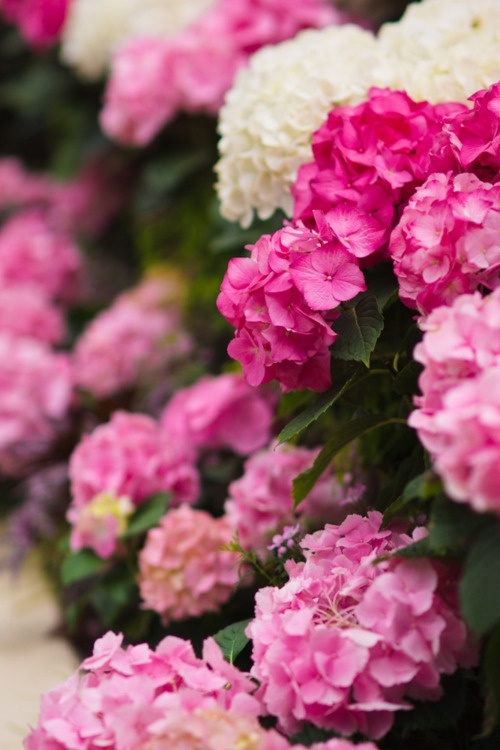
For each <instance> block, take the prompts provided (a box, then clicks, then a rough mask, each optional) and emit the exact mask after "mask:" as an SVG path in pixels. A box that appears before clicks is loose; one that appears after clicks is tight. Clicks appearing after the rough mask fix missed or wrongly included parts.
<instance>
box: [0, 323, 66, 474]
mask: <svg viewBox="0 0 500 750" xmlns="http://www.w3.org/2000/svg"><path fill="white" fill-rule="evenodd" d="M72 399H73V379H72V372H71V367H70V363H69V359H68V357H67V356H66V355H64V354H56V353H55V352H53V351H52V350H51V349H50V348H49V347H48V346H47V345H46V344H44V343H43V342H41V341H37V340H36V339H31V338H27V337H20V336H13V335H12V334H8V333H0V471H1V472H3V473H5V474H14V475H15V474H19V473H23V471H24V469H25V468H26V467H27V466H29V464H30V463H31V462H33V461H36V460H37V459H38V458H40V457H41V456H42V455H43V454H44V453H45V452H46V451H47V449H48V448H49V447H50V445H51V443H52V442H53V440H54V439H55V438H56V437H57V435H58V433H59V431H60V429H61V428H62V426H63V424H64V421H65V418H66V416H67V414H68V412H69V409H70V406H71V403H72Z"/></svg>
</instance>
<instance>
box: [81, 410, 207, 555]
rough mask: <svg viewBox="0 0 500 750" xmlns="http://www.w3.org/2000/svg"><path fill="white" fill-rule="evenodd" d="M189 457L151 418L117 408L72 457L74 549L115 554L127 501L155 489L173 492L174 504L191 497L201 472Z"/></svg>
mask: <svg viewBox="0 0 500 750" xmlns="http://www.w3.org/2000/svg"><path fill="white" fill-rule="evenodd" d="M193 461H194V456H193V453H192V451H191V449H190V447H188V446H187V445H186V444H184V443H182V442H181V441H180V440H170V439H169V437H168V436H167V435H165V433H164V431H163V430H161V428H160V426H159V425H158V424H157V423H156V422H155V421H154V420H153V419H151V417H148V416H146V415H143V414H128V413H127V412H115V413H114V414H113V416H112V418H111V420H110V422H108V423H107V424H104V425H100V426H99V427H97V428H96V429H95V430H94V431H93V432H92V433H90V434H89V435H85V436H84V437H83V439H82V441H81V442H80V443H79V445H78V446H77V447H76V449H75V451H74V452H73V454H72V456H71V460H70V479H71V492H72V497H73V501H72V504H71V506H70V508H69V511H68V520H69V521H70V523H71V524H72V526H73V531H72V536H71V545H72V548H73V549H80V548H81V547H83V546H89V547H92V548H94V549H95V550H96V551H98V552H99V554H102V556H103V557H108V556H109V555H111V554H113V552H114V551H115V550H116V547H117V544H118V537H119V535H120V533H123V531H124V530H125V528H126V521H127V517H128V515H130V512H131V506H132V508H133V507H134V506H137V505H140V504H141V503H142V502H143V501H144V500H145V499H146V498H148V497H150V496H151V495H154V494H156V493H158V492H170V493H172V503H173V504H174V505H176V504H179V503H192V502H194V501H195V500H196V499H197V497H198V491H199V477H198V472H197V470H196V468H195V466H194V463H193Z"/></svg>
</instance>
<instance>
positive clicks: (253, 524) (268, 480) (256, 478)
mask: <svg viewBox="0 0 500 750" xmlns="http://www.w3.org/2000/svg"><path fill="white" fill-rule="evenodd" d="M318 453H319V449H315V450H310V449H308V448H300V447H295V446H289V445H282V446H274V445H272V446H271V447H269V448H267V449H265V450H261V451H259V452H258V453H255V454H254V455H252V456H250V458H249V459H248V460H247V461H246V462H245V466H244V473H243V476H242V477H241V478H240V479H237V480H235V481H234V482H232V483H231V484H230V485H229V493H228V494H229V496H228V500H226V504H225V511H226V516H227V518H228V520H229V522H230V523H231V525H232V526H233V528H234V529H235V530H236V531H237V532H238V541H239V543H240V545H241V547H242V548H243V549H244V550H251V549H257V552H258V554H264V555H265V548H266V546H267V545H268V544H269V542H270V540H271V538H272V536H273V534H275V533H276V532H278V531H281V530H282V529H283V527H284V526H286V525H287V524H292V523H294V522H295V521H296V520H297V518H300V519H301V523H302V524H304V525H305V526H307V524H308V523H312V524H314V522H315V521H316V522H317V523H319V522H321V521H322V522H323V523H325V522H326V521H329V522H331V523H339V522H340V521H341V520H343V518H345V516H346V515H347V514H348V513H349V512H350V511H349V504H350V503H349V504H343V501H344V500H345V498H346V497H348V495H349V491H350V490H352V487H351V486H350V481H348V480H350V479H351V477H346V479H345V485H344V484H343V482H342V478H337V477H336V476H335V474H334V473H333V468H330V469H329V471H327V472H325V473H324V474H323V475H322V477H321V478H320V480H319V481H318V482H317V483H316V485H315V486H314V488H313V490H312V491H311V492H310V493H309V495H308V497H307V498H306V500H305V501H304V502H303V503H301V504H300V506H299V508H298V509H297V511H294V503H293V498H292V482H293V480H294V478H295V477H296V476H297V475H298V474H300V473H301V472H303V471H306V469H309V468H310V467H311V466H312V464H313V462H314V459H315V458H316V456H317V455H318ZM356 499H359V497H358V498H356Z"/></svg>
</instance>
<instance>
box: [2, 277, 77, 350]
mask: <svg viewBox="0 0 500 750" xmlns="http://www.w3.org/2000/svg"><path fill="white" fill-rule="evenodd" d="M0 331H1V332H3V333H11V334H12V335H13V336H27V337H28V338H33V339H37V340H38V341H44V342H45V343H46V344H59V343H61V340H62V338H63V337H64V333H65V325H64V317H63V313H62V310H61V309H60V308H59V307H57V306H56V305H54V304H53V303H52V302H51V301H50V300H49V299H47V297H46V296H45V294H44V293H43V292H42V291H41V290H40V289H39V288H38V287H36V286H35V287H33V286H32V285H30V284H9V285H8V286H5V287H2V286H0Z"/></svg>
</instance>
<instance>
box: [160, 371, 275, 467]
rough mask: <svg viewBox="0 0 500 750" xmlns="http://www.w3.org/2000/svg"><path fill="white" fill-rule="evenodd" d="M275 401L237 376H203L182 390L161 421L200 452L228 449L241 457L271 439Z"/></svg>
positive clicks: (178, 392) (169, 404) (165, 411)
mask: <svg viewBox="0 0 500 750" xmlns="http://www.w3.org/2000/svg"><path fill="white" fill-rule="evenodd" d="M273 402H274V398H273V397H272V396H271V394H266V393H264V392H260V391H258V390H256V389H255V388H252V387H251V386H249V385H248V384H247V383H246V382H245V380H244V378H243V377H242V375H240V374H239V373H227V374H225V375H217V376H211V375H206V376H205V377H203V378H201V379H200V380H198V381H197V382H196V383H194V385H191V386H188V387H187V388H181V389H179V390H178V391H176V393H175V394H174V396H173V397H172V398H171V400H170V401H169V402H168V404H167V406H166V407H165V409H164V410H163V413H162V415H161V417H160V422H161V425H162V427H163V429H164V430H165V432H166V433H167V434H168V435H169V436H170V437H172V438H175V437H176V436H179V437H180V438H181V439H183V440H186V441H189V442H190V443H191V445H194V446H196V447H197V448H198V449H199V450H202V449H205V450H213V449H216V448H229V449H230V450H232V451H234V452H235V453H239V454H241V455H243V456H246V455H249V454H250V453H253V452H254V451H256V450H258V449H259V448H262V447H263V446H264V445H266V443H268V442H269V439H270V437H271V425H272V421H273V419H274V408H273V407H274V403H273Z"/></svg>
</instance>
